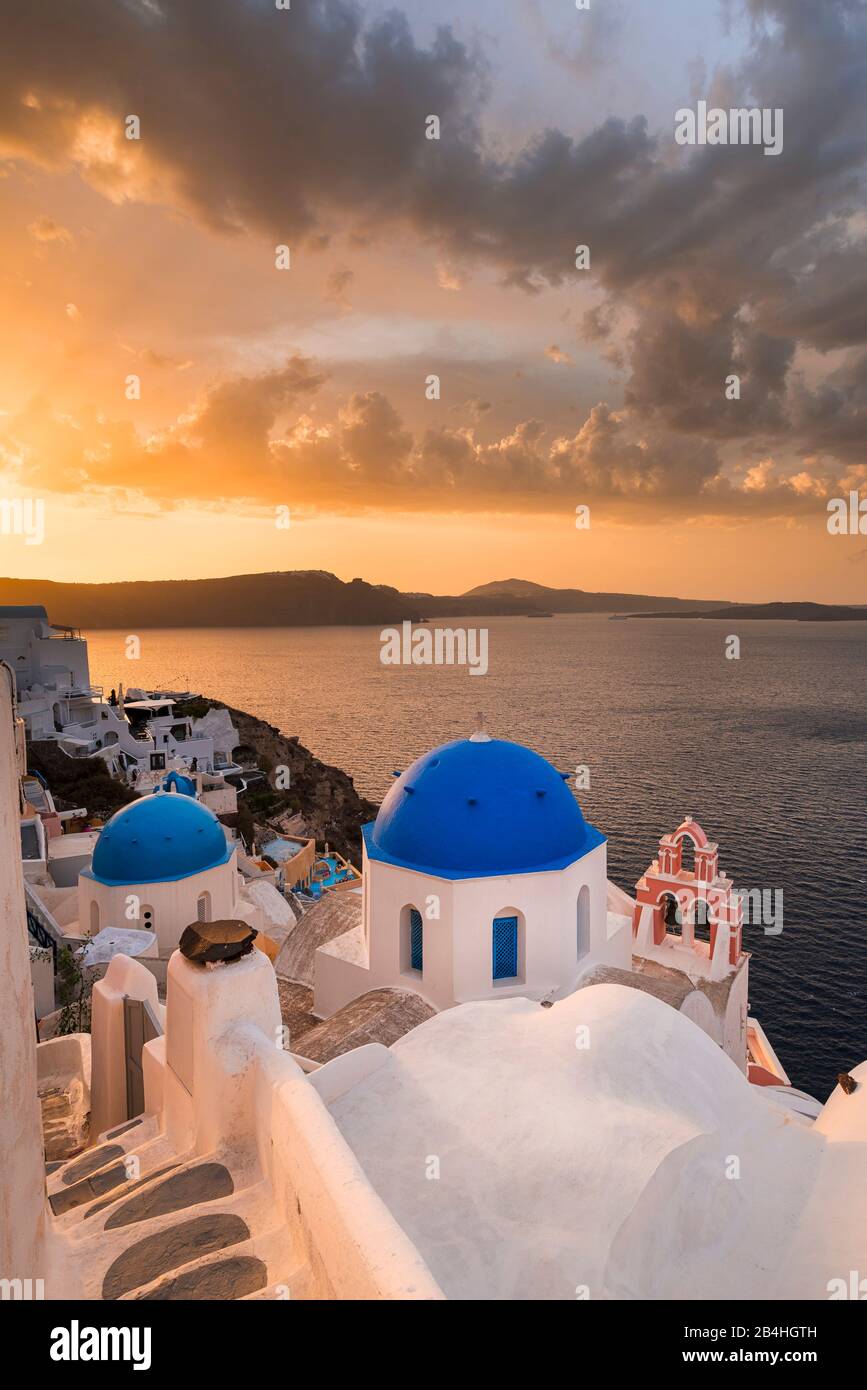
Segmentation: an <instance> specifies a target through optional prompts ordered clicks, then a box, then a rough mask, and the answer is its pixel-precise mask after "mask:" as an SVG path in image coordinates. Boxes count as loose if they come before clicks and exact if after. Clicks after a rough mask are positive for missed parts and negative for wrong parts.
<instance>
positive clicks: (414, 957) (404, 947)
mask: <svg viewBox="0 0 867 1390" xmlns="http://www.w3.org/2000/svg"><path fill="white" fill-rule="evenodd" d="M400 916H401V922H400V938H401V939H400V967H401V970H414V971H416V973H417V974H419V975H421V974H422V972H423V970H424V922H423V921H422V915H421V913H420V912H419V910H418V908H417V907H410V906H407V907H405V908H404V909H403V911H402V913H401V914H400Z"/></svg>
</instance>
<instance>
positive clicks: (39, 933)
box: [27, 907, 57, 971]
mask: <svg viewBox="0 0 867 1390" xmlns="http://www.w3.org/2000/svg"><path fill="white" fill-rule="evenodd" d="M27 930H28V931H29V933H30V935H31V936H32V937H33V940H34V941H35V942H36V944H37V946H41V947H42V949H43V950H44V951H50V952H51V958H52V961H53V964H54V969H55V971H56V970H57V942H56V941H55V940H54V937H53V936H52V935H51V933H50V932H48V931H46V930H45V927H43V925H42V923H41V922H40V921H39V919H38V917H35V916H34V914H33V913H32V912H31V911H30V908H29V907H28V908H27Z"/></svg>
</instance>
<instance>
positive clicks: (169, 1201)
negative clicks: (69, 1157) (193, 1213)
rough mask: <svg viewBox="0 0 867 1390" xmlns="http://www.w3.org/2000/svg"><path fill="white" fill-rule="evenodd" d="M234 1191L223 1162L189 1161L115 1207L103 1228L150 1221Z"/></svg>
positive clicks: (227, 1195) (222, 1196) (212, 1200)
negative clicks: (155, 1217)
mask: <svg viewBox="0 0 867 1390" xmlns="http://www.w3.org/2000/svg"><path fill="white" fill-rule="evenodd" d="M234 1191H235V1183H234V1179H233V1178H232V1175H231V1173H230V1172H229V1170H228V1168H227V1167H226V1166H225V1164H223V1163H207V1162H206V1163H192V1164H189V1165H187V1166H186V1167H183V1168H179V1169H177V1170H176V1171H175V1172H173V1173H169V1174H168V1175H167V1176H165V1177H162V1178H160V1179H159V1180H158V1181H157V1182H154V1183H149V1184H148V1185H147V1187H146V1189H145V1190H144V1191H140V1192H134V1193H133V1195H132V1196H131V1197H129V1198H128V1199H127V1200H125V1201H123V1202H121V1203H120V1204H119V1205H118V1206H115V1208H114V1210H113V1211H112V1212H111V1214H110V1215H109V1216H108V1218H107V1219H106V1221H105V1222H104V1223H103V1227H102V1229H103V1230H104V1231H112V1230H115V1229H116V1227H118V1226H129V1225H133V1224H135V1223H139V1222H142V1221H149V1220H150V1219H151V1218H152V1217H154V1216H165V1215H166V1213H168V1212H171V1211H181V1210H183V1209H184V1208H185V1207H194V1206H198V1205H199V1204H200V1203H202V1202H215V1201H217V1200H218V1199H221V1198H226V1197H231V1196H232V1195H233V1193H234Z"/></svg>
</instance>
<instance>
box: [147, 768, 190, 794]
mask: <svg viewBox="0 0 867 1390" xmlns="http://www.w3.org/2000/svg"><path fill="white" fill-rule="evenodd" d="M172 787H174V788H175V790H176V791H179V792H180V793H181V795H182V796H195V794H196V784H195V782H194V781H193V779H192V777H184V775H183V773H180V772H175V770H174V769H172V771H171V772H170V773H169V775H168V777H166V779H165V781H164V782H163V790H164V791H167V792H169V791H171V789H172ZM154 791H156V787H155V788H154Z"/></svg>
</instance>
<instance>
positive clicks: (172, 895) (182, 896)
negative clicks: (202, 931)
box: [78, 854, 261, 958]
mask: <svg viewBox="0 0 867 1390" xmlns="http://www.w3.org/2000/svg"><path fill="white" fill-rule="evenodd" d="M235 858H236V856H235V855H234V854H233V855H232V858H231V859H230V860H229V862H228V863H226V864H219V865H218V866H217V867H216V868H214V869H205V870H203V871H202V872H201V873H198V874H191V875H190V876H189V877H188V878H181V879H176V880H175V881H174V882H171V883H130V884H120V885H118V886H110V885H109V884H106V883H100V882H98V880H97V879H94V878H89V877H88V876H87V875H86V874H82V875H81V877H80V878H79V880H78V895H79V897H78V909H79V911H78V920H79V924H80V927H81V930H82V931H83V932H84V931H88V930H89V931H90V933H91V935H93V936H95V935H96V933H97V932H98V931H102V930H103V929H104V928H105V927H124V928H130V927H140V928H142V929H144V930H150V931H154V932H156V935H157V943H158V946H159V953H160V956H161V957H163V958H166V957H168V956H169V955H170V954H171V952H172V951H173V950H174V949H175V948H176V946H177V944H178V941H179V940H180V937H181V933H182V932H183V930H184V927H187V926H189V925H190V923H191V922H195V921H196V919H197V917H198V912H199V899H200V897H203V896H204V895H207V901H206V908H205V910H206V911H207V920H208V921H211V922H214V921H218V920H219V919H221V918H224V917H234V916H243V917H244V918H245V920H246V919H247V918H248V917H249V918H251V919H253V918H256V910H255V909H254V908H253V907H252V906H251V905H250V904H241V905H239V900H238V889H237V868H236V865H235ZM133 899H137V907H138V914H139V915H138V917H135V916H132V917H130V916H128V912H130V911H132V910H133V909H134V908H135V907H136V903H135V902H132V900H133ZM239 907H240V910H239ZM147 913H150V914H151V916H150V918H148V917H147V916H146V914H147ZM259 916H260V917H261V914H259ZM251 925H256V922H255V921H252V920H251Z"/></svg>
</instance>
